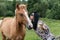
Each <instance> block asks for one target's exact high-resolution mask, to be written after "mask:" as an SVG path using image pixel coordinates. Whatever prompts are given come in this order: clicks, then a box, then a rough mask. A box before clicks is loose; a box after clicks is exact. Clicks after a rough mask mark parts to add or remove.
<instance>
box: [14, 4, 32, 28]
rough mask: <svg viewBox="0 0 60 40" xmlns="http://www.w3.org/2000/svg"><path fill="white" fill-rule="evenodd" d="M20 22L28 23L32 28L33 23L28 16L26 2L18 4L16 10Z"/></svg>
mask: <svg viewBox="0 0 60 40" xmlns="http://www.w3.org/2000/svg"><path fill="white" fill-rule="evenodd" d="M15 14H16V17H17V19H18V22H20V23H24V24H26V25H28V28H29V29H30V28H32V27H33V25H32V23H31V20H30V19H29V17H28V12H27V6H26V5H25V4H17V5H16V10H15Z"/></svg>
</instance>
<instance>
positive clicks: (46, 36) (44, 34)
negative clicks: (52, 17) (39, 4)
mask: <svg viewBox="0 0 60 40" xmlns="http://www.w3.org/2000/svg"><path fill="white" fill-rule="evenodd" d="M32 15H33V20H31V21H32V24H33V29H34V31H35V32H36V34H37V35H38V36H39V37H41V39H43V40H55V36H54V35H53V34H52V33H51V32H50V30H49V27H48V26H47V25H46V24H45V23H44V22H43V21H41V20H39V15H38V14H37V12H34V13H33V14H32Z"/></svg>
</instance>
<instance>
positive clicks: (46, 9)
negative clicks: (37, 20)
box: [0, 0, 60, 19]
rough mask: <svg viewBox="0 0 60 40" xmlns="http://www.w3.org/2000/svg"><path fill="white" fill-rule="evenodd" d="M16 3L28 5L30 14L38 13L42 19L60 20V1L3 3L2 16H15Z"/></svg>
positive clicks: (33, 0)
mask: <svg viewBox="0 0 60 40" xmlns="http://www.w3.org/2000/svg"><path fill="white" fill-rule="evenodd" d="M16 3H26V4H27V8H28V11H29V14H31V13H32V12H34V11H37V12H38V14H39V15H40V17H43V18H51V19H60V0H28V1H27V2H26V1H25V0H23V2H21V1H16V0H13V1H1V0H0V16H14V15H15V13H14V12H15V7H16Z"/></svg>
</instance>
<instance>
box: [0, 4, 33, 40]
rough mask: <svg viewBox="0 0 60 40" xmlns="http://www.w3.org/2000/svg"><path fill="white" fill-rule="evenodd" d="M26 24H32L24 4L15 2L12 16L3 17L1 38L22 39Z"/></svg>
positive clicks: (30, 25)
mask: <svg viewBox="0 0 60 40" xmlns="http://www.w3.org/2000/svg"><path fill="white" fill-rule="evenodd" d="M26 25H29V26H28V27H30V28H32V27H33V25H32V23H31V20H30V19H29V17H28V14H27V8H26V5H24V4H17V5H16V9H15V17H14V18H4V19H3V21H2V25H1V33H2V40H24V37H25V32H26Z"/></svg>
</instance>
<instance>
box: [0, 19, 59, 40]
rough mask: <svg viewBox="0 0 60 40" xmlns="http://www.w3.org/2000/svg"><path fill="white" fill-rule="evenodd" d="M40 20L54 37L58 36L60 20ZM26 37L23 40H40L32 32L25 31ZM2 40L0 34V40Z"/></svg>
mask: <svg viewBox="0 0 60 40" xmlns="http://www.w3.org/2000/svg"><path fill="white" fill-rule="evenodd" d="M40 20H42V21H44V22H45V23H46V24H47V25H48V26H49V28H50V31H51V33H53V34H54V35H55V36H58V35H60V20H54V19H47V18H41V19H40ZM26 30H27V31H26V36H25V40H41V39H40V37H38V36H37V34H36V33H35V31H34V30H28V29H26ZM1 39H2V37H1V34H0V40H1Z"/></svg>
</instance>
